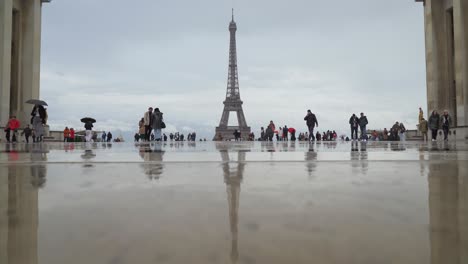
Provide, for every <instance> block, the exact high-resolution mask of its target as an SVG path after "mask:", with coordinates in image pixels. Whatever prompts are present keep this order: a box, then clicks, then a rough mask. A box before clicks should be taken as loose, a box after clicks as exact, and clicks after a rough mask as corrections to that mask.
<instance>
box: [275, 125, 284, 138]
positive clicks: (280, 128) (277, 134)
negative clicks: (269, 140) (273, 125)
mask: <svg viewBox="0 0 468 264" xmlns="http://www.w3.org/2000/svg"><path fill="white" fill-rule="evenodd" d="M281 140H283V128H282V127H279V128H278V133H276V141H281Z"/></svg>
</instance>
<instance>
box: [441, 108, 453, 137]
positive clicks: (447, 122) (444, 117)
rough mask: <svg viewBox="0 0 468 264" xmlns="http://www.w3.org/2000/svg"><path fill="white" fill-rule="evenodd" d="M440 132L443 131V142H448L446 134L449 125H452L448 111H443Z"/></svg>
mask: <svg viewBox="0 0 468 264" xmlns="http://www.w3.org/2000/svg"><path fill="white" fill-rule="evenodd" d="M441 123H442V131H444V140H445V141H447V140H448V132H449V129H450V125H451V124H452V118H451V117H450V115H449V113H448V110H444V114H443V115H442V117H441Z"/></svg>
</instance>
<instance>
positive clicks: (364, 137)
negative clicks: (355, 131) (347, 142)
mask: <svg viewBox="0 0 468 264" xmlns="http://www.w3.org/2000/svg"><path fill="white" fill-rule="evenodd" d="M361 139H362V140H367V130H366V126H361Z"/></svg>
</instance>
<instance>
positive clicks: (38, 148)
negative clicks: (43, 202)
mask: <svg viewBox="0 0 468 264" xmlns="http://www.w3.org/2000/svg"><path fill="white" fill-rule="evenodd" d="M28 147H29V146H28ZM30 151H31V161H32V165H31V167H30V169H31V184H32V185H33V186H34V187H36V188H43V187H44V186H45V183H46V181H47V165H46V162H47V153H49V150H48V146H47V145H45V144H33V146H32V147H31V149H30Z"/></svg>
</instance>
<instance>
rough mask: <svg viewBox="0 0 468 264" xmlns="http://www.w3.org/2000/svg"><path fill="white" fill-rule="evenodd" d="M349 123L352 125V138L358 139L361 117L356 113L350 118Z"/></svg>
mask: <svg viewBox="0 0 468 264" xmlns="http://www.w3.org/2000/svg"><path fill="white" fill-rule="evenodd" d="M349 125H350V126H351V139H352V140H353V141H354V140H358V127H359V118H358V117H357V116H356V114H353V115H352V116H351V117H350V118H349Z"/></svg>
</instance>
